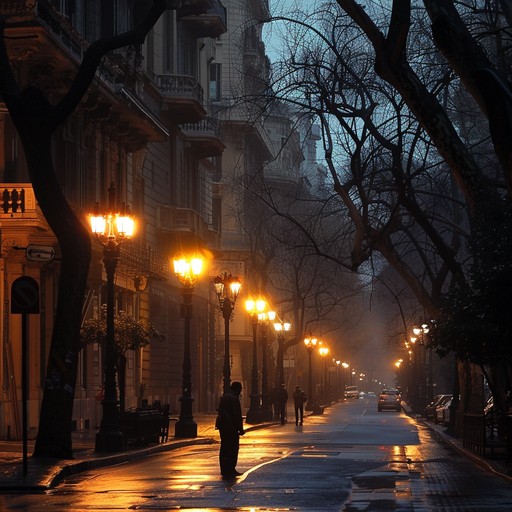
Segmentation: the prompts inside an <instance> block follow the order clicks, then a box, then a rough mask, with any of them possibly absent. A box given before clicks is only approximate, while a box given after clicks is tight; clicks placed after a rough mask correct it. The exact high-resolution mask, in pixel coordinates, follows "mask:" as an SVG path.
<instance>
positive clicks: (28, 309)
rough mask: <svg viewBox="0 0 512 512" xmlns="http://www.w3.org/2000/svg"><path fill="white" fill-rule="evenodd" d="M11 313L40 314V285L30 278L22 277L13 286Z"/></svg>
mask: <svg viewBox="0 0 512 512" xmlns="http://www.w3.org/2000/svg"><path fill="white" fill-rule="evenodd" d="M11 313H13V314H33V313H36V314H37V313H39V285H38V284H37V281H36V280H35V279H33V278H31V277H29V276H21V277H18V279H16V280H15V281H14V282H13V283H12V286H11Z"/></svg>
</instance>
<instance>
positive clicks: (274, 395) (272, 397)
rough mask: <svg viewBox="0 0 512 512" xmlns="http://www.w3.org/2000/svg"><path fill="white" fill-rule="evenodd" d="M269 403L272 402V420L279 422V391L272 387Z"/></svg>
mask: <svg viewBox="0 0 512 512" xmlns="http://www.w3.org/2000/svg"><path fill="white" fill-rule="evenodd" d="M268 401H269V402H270V410H271V412H272V419H273V420H277V418H278V417H279V408H278V405H277V389H276V387H275V386H272V389H271V390H270V393H269V394H268Z"/></svg>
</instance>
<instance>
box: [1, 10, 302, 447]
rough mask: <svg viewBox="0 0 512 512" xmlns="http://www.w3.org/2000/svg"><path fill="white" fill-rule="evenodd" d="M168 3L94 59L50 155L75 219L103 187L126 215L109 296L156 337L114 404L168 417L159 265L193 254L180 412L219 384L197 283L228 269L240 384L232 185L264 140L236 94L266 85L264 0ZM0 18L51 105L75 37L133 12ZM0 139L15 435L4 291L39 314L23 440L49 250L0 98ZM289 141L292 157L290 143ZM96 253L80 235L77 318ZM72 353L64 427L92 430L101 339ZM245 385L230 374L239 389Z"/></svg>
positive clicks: (41, 361)
mask: <svg viewBox="0 0 512 512" xmlns="http://www.w3.org/2000/svg"><path fill="white" fill-rule="evenodd" d="M173 4H174V2H169V9H168V10H167V11H166V12H165V13H164V15H163V16H162V17H161V18H160V19H159V20H158V22H157V23H156V25H155V26H154V27H153V29H152V30H151V32H150V34H149V36H148V38H147V39H146V41H145V44H144V45H142V46H141V47H130V48H124V49H122V50H120V51H116V52H113V53H111V54H109V56H108V57H107V58H105V59H104V60H103V62H102V64H101V66H100V69H99V71H98V73H97V77H96V80H95V81H94V83H93V85H92V86H91V87H90V88H89V90H88V91H87V94H86V96H85V98H84V100H83V102H82V103H81V104H80V105H79V107H78V108H77V109H76V111H75V112H74V114H73V116H72V117H71V118H69V119H68V120H67V121H66V122H65V124H63V126H62V127H61V129H60V130H59V132H58V134H57V135H56V137H55V138H54V141H53V152H54V162H55V166H56V169H57V172H58V176H59V179H60V182H61V185H62V189H63V192H64V194H65V196H66V198H67V200H68V201H69V202H70V203H71V204H72V205H73V207H74V208H75V209H76V210H77V211H80V212H82V213H83V214H84V218H85V215H86V214H87V213H88V212H91V211H92V210H93V208H94V207H95V203H99V205H100V208H101V207H102V206H103V207H106V205H107V200H108V190H109V187H110V185H111V183H114V184H115V187H116V194H117V199H118V201H119V204H120V203H121V202H122V203H126V204H128V205H129V206H130V208H131V212H132V213H133V214H134V215H135V217H136V218H137V219H138V231H137V234H136V236H135V237H134V239H133V240H131V241H127V242H125V243H124V244H123V245H122V249H121V257H120V261H119V264H118V267H117V270H116V275H115V307H116V310H123V311H125V312H127V313H129V314H131V315H133V316H134V317H135V318H137V319H147V320H150V321H151V322H152V323H153V324H154V325H155V326H156V327H157V328H158V330H159V331H160V332H161V333H162V334H163V339H154V340H152V342H151V343H150V344H149V345H148V346H146V347H144V348H142V349H139V350H137V351H128V353H127V357H128V362H127V373H126V404H125V405H126V407H127V408H130V407H138V406H141V405H142V403H143V401H144V402H147V403H149V404H152V403H154V402H160V403H161V404H169V405H170V408H171V412H172V413H173V414H178V412H179V408H180V396H181V393H182V385H183V380H182V366H183V359H184V334H185V333H184V322H183V318H182V315H181V314H180V312H181V310H182V301H183V297H182V291H183V289H182V285H181V284H180V282H179V281H178V279H177V278H176V277H175V276H174V274H173V272H172V269H171V265H170V263H171V260H172V258H173V257H174V256H177V255H180V254H184V253H192V252H194V253H195V252H200V253H201V254H202V255H204V256H205V257H206V258H207V260H208V266H207V270H206V271H205V273H204V275H202V276H201V277H200V278H199V279H198V281H197V283H196V284H195V286H194V294H193V299H192V301H193V315H192V320H191V329H190V334H191V362H192V367H191V374H192V394H193V399H194V410H196V411H199V410H201V411H208V410H213V409H214V408H215V407H216V404H217V400H218V397H219V394H220V393H221V391H222V359H223V353H224V352H223V350H224V349H223V341H224V330H223V321H222V317H221V314H220V310H219V307H218V303H217V297H216V296H215V293H214V291H213V287H212V279H213V278H214V276H216V275H218V274H219V273H223V272H230V273H232V274H233V275H237V276H239V277H240V279H241V281H242V283H243V288H242V292H241V295H240V298H239V299H238V302H237V305H236V308H235V314H234V318H233V322H232V323H231V339H232V352H231V355H232V357H231V372H232V378H233V379H238V380H242V381H244V382H247V379H248V378H249V375H248V371H249V369H248V367H247V364H246V362H245V363H244V354H246V353H247V351H248V350H249V348H250V346H251V340H252V338H251V328H250V321H249V318H248V315H247V314H246V313H245V311H244V305H243V302H244V299H245V298H246V297H247V296H249V295H251V294H252V293H254V292H256V291H258V292H260V291H263V290H259V289H258V279H257V278H254V272H253V270H254V269H253V267H251V260H252V259H253V258H254V254H252V252H251V251H252V249H251V245H250V243H249V239H248V236H247V231H246V224H245V223H244V221H243V218H244V216H246V215H247V214H248V213H250V212H251V208H252V204H251V203H250V201H249V199H248V196H247V195H246V194H245V192H244V189H243V186H242V184H243V182H244V180H246V179H247V176H251V175H254V174H257V173H258V172H262V171H263V168H264V167H265V165H266V164H267V162H269V161H271V160H272V159H273V158H274V155H273V154H274V153H275V151H276V150H275V147H273V145H272V141H271V139H270V138H269V136H268V133H267V132H266V130H265V127H264V120H265V117H264V116H261V115H260V113H261V111H258V109H254V103H253V102H251V103H244V101H243V98H244V96H247V95H254V94H257V93H259V92H260V91H261V92H262V91H264V89H265V86H266V81H267V78H268V69H269V62H268V59H267V57H266V55H265V48H264V44H263V42H262V40H261V27H262V23H263V22H264V21H265V20H266V19H267V18H268V15H269V12H268V7H269V6H268V1H267V0H223V1H222V2H221V1H220V0H185V1H182V2H179V3H177V4H176V5H177V6H178V7H177V8H176V7H173ZM0 15H4V16H7V28H6V34H7V35H8V36H9V37H8V39H7V48H8V52H9V57H10V59H11V60H12V62H13V64H14V67H15V70H16V76H17V79H18V81H19V83H20V84H22V85H26V84H28V83H35V84H37V85H38V87H40V88H41V89H42V90H43V91H44V92H45V94H46V95H47V97H48V99H49V101H50V102H54V101H56V100H58V99H59V98H60V97H61V96H62V94H63V92H64V91H65V90H66V88H67V87H68V86H69V83H70V80H72V79H73V77H74V76H75V74H76V71H77V68H78V66H79V64H80V62H81V59H82V57H83V53H84V50H85V48H86V47H87V46H88V45H89V44H90V43H91V42H93V41H95V40H97V39H99V38H100V37H104V36H108V35H113V34H116V33H122V32H124V31H126V30H127V29H129V28H130V26H131V24H132V22H133V19H134V17H135V18H137V17H138V16H140V15H141V13H139V12H136V11H135V9H134V2H133V0H117V1H115V2H104V1H101V0H39V1H38V2H37V4H36V5H35V7H34V2H32V1H29V0H12V1H9V2H4V3H2V5H1V6H0ZM1 106H2V104H1V102H0V107H1ZM0 140H1V141H2V143H1V145H0V173H1V174H0V175H1V178H0V179H1V181H2V184H1V186H2V209H0V229H1V242H2V243H1V257H0V274H1V277H2V283H3V285H2V287H0V300H1V303H2V305H3V313H2V315H1V316H0V331H1V341H0V343H1V345H2V350H1V352H0V363H1V364H0V378H1V380H2V390H1V394H0V437H1V438H5V437H9V436H10V437H19V436H20V397H21V394H20V393H21V388H20V386H21V374H20V360H21V349H20V336H21V323H20V322H21V320H20V317H19V315H15V314H11V313H10V299H11V296H10V294H11V286H12V283H13V282H14V280H15V279H16V278H17V277H19V276H22V275H28V276H31V277H33V278H34V279H35V280H36V281H37V282H38V283H39V287H40V302H41V311H40V313H39V314H34V315H30V317H29V333H30V339H29V346H30V349H29V356H28V368H29V378H28V382H29V384H28V411H29V414H28V416H29V417H28V424H29V435H30V436H31V437H33V436H34V435H35V432H36V430H37V424H38V412H39V408H40V404H41V399H42V390H43V385H44V380H45V377H46V374H45V370H46V361H47V358H48V350H49V342H50V337H51V331H52V325H53V307H54V304H55V294H56V289H57V288H56V283H57V280H58V277H59V247H58V244H57V242H56V239H55V236H54V235H53V233H52V232H51V230H50V228H49V227H48V224H47V223H46V220H45V219H44V217H43V216H42V215H41V212H40V210H39V208H38V205H37V202H36V200H35V197H34V193H33V190H32V186H31V183H30V181H29V179H28V173H27V169H26V162H25V159H24V155H23V151H22V148H21V147H20V143H19V138H18V136H17V133H16V131H15V129H14V127H13V124H12V122H11V120H10V118H9V115H8V113H7V111H6V110H5V109H1V108H0ZM295 151H298V152H300V149H299V147H298V146H297V147H296V149H295ZM287 172H288V171H287ZM102 257H103V252H102V247H101V245H100V244H99V243H97V242H96V241H94V240H93V261H92V264H91V268H90V272H89V286H88V293H87V296H86V297H85V301H84V311H83V317H84V319H85V318H90V317H95V316H97V315H98V313H99V310H100V308H101V306H102V304H104V302H105V300H106V299H105V296H106V275H105V269H104V265H103V261H102ZM79 357H80V361H79V377H78V381H77V386H76V390H75V407H74V414H73V427H74V428H76V429H87V428H91V429H93V428H96V427H97V426H98V425H99V421H100V419H101V396H102V385H103V370H102V368H103V363H104V361H103V356H102V350H101V347H100V346H99V345H98V344H92V345H86V346H84V348H83V350H82V351H81V353H80V356H79ZM248 389H249V386H248V385H247V384H244V390H245V391H244V392H245V393H247V392H248ZM247 405H248V401H247V396H244V407H247Z"/></svg>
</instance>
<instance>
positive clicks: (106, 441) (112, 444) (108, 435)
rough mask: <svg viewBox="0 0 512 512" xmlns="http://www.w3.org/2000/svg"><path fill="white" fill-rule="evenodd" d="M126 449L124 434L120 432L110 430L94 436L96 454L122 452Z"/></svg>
mask: <svg viewBox="0 0 512 512" xmlns="http://www.w3.org/2000/svg"><path fill="white" fill-rule="evenodd" d="M125 448H126V444H125V439H124V434H123V433H122V432H120V431H116V430H111V431H107V432H104V431H103V432H102V431H101V430H100V431H99V432H98V433H97V434H96V443H95V451H97V452H122V451H124V450H125Z"/></svg>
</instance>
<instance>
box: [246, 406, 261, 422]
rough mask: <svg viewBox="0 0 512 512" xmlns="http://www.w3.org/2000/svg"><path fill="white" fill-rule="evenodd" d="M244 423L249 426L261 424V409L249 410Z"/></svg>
mask: <svg viewBox="0 0 512 512" xmlns="http://www.w3.org/2000/svg"><path fill="white" fill-rule="evenodd" d="M245 422H246V423H249V424H250V425H257V424H258V423H263V419H262V417H261V409H249V410H248V411H247V415H246V417H245Z"/></svg>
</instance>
